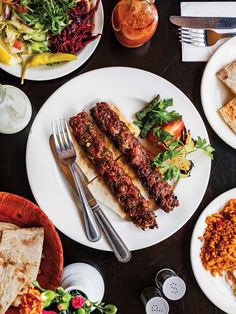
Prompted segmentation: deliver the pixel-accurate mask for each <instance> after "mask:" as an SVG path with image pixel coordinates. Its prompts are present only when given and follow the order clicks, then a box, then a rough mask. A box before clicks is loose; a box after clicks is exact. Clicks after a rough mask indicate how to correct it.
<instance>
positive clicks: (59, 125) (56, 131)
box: [52, 119, 74, 153]
mask: <svg viewBox="0 0 236 314" xmlns="http://www.w3.org/2000/svg"><path fill="white" fill-rule="evenodd" d="M52 133H53V139H54V143H55V146H56V150H57V152H58V153H59V152H63V151H66V150H68V149H72V148H73V147H74V145H73V141H72V138H71V135H70V131H69V127H68V124H67V122H66V120H65V119H63V120H61V119H60V120H59V121H53V122H52Z"/></svg>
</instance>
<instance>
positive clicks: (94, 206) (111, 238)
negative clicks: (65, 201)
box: [75, 164, 131, 263]
mask: <svg viewBox="0 0 236 314" xmlns="http://www.w3.org/2000/svg"><path fill="white" fill-rule="evenodd" d="M75 169H76V172H75V175H77V177H78V179H79V180H80V183H81V186H82V189H83V192H84V194H85V197H86V199H87V202H88V204H89V206H90V208H91V210H92V211H93V214H94V216H95V217H96V218H97V221H98V223H99V224H100V226H101V227H102V230H103V232H104V234H105V235H106V237H107V240H108V242H109V243H110V245H111V247H112V249H113V251H114V254H115V256H116V257H117V259H118V260H119V261H120V262H122V263H126V262H128V261H129V260H130V259H131V252H130V251H129V249H128V248H127V246H126V245H125V244H124V242H123V240H122V239H121V238H120V236H119V235H118V233H117V232H116V230H115V229H114V228H113V226H112V225H111V223H110V222H109V220H108V219H107V217H106V215H105V214H104V212H103V211H102V209H101V207H100V206H99V205H98V203H97V201H96V199H95V198H94V196H93V195H92V193H91V191H90V190H89V188H88V186H87V184H86V182H85V180H84V177H83V172H82V170H81V169H80V167H79V166H78V164H76V167H75Z"/></svg>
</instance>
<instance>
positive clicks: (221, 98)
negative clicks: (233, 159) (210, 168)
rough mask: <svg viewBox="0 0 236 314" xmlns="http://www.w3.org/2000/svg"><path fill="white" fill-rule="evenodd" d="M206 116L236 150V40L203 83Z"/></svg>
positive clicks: (224, 49)
mask: <svg viewBox="0 0 236 314" xmlns="http://www.w3.org/2000/svg"><path fill="white" fill-rule="evenodd" d="M201 99H202V106H203V110H204V112H205V115H206V117H207V119H208V122H209V123H210V125H211V127H212V128H213V129H214V131H215V132H216V133H217V135H218V136H219V137H220V138H221V139H222V140H223V141H224V142H226V143H227V144H228V145H230V146H231V147H233V148H235V149H236V38H235V37H234V38H232V39H231V40H229V41H227V42H226V43H225V44H224V45H222V46H221V47H220V48H219V49H218V50H217V51H216V52H215V54H214V55H213V56H212V57H211V59H210V61H209V62H208V63H207V66H206V68H205V71H204V73H203V77H202V83H201Z"/></svg>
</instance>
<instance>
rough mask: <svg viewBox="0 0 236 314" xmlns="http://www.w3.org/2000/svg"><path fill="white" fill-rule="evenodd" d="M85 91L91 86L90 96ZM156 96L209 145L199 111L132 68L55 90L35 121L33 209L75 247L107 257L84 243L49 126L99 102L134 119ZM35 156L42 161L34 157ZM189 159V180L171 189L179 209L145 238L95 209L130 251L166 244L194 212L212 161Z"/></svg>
mask: <svg viewBox="0 0 236 314" xmlns="http://www.w3.org/2000/svg"><path fill="white" fill-rule="evenodd" d="M144 82H145V84H144ZM88 86H93V88H92V89H90V91H89V92H87V91H88ZM78 89H79V90H80V92H79V93H78ZM157 94H160V95H161V97H162V98H173V101H174V106H173V109H174V110H176V111H178V112H180V113H181V115H182V116H183V119H184V122H185V125H186V128H187V129H190V130H191V133H192V136H193V138H197V136H201V137H202V138H205V139H206V140H207V141H208V135H207V131H206V128H205V126H204V123H203V121H202V119H201V117H200V115H199V113H198V111H197V110H196V109H195V107H194V105H193V104H192V103H191V101H190V100H189V99H188V98H187V97H186V96H185V95H184V94H183V93H182V92H181V91H180V90H179V89H178V88H177V87H175V86H174V85H172V84H171V83H170V82H168V81H167V80H165V79H163V78H162V77H160V76H158V75H155V74H153V73H150V72H146V71H143V70H138V69H134V68H126V67H111V68H102V69H98V70H94V71H91V72H88V73H85V74H82V75H80V76H78V77H76V78H75V79H72V80H70V81H69V82H67V83H66V84H64V85H63V86H62V87H61V88H59V89H58V90H57V91H56V92H55V93H54V94H53V95H52V96H51V97H50V98H49V99H48V100H47V101H46V102H45V104H44V105H43V106H42V108H41V109H40V111H39V113H38V115H37V116H36V118H35V120H34V123H33V125H32V128H31V131H30V134H29V138H28V142H27V150H26V166H27V175H28V179H29V183H30V186H31V189H32V192H33V194H34V197H35V199H36V201H37V203H38V204H39V205H40V207H41V208H42V209H43V210H44V211H45V213H46V214H47V215H48V216H49V217H50V219H51V220H52V221H53V223H54V224H55V226H56V227H57V228H58V229H59V230H61V231H62V232H63V233H64V234H66V235H67V236H69V237H70V238H72V239H74V240H75V241H77V242H79V243H82V244H84V245H87V246H90V247H92V248H96V249H100V250H108V251H110V247H109V245H108V243H107V242H106V240H105V239H103V238H102V239H101V240H100V241H98V242H95V243H92V242H89V241H88V239H87V238H86V235H85V233H84V226H83V225H82V222H81V213H80V211H79V209H78V207H79V204H78V197H77V195H76V193H75V192H74V190H73V188H72V187H71V186H70V185H69V184H68V182H67V179H66V178H65V177H64V175H63V173H62V172H61V171H60V169H59V166H58V164H57V163H56V161H55V159H54V157H53V154H52V151H51V148H50V145H49V137H50V135H51V120H52V119H53V120H58V119H60V118H66V119H69V118H70V117H72V116H74V115H76V114H77V113H78V112H81V111H82V110H83V109H84V108H85V107H87V106H90V107H92V106H93V105H95V104H96V102H99V101H107V102H108V103H110V104H115V105H116V106H118V107H119V109H120V111H121V112H122V114H123V115H124V116H125V117H126V118H127V119H134V113H135V112H137V111H138V110H140V109H141V108H142V107H143V105H144V104H145V103H147V102H149V101H150V100H151V99H153V97H155V96H156V95H157ZM55 106H56V107H55ZM55 108H56V110H55ZM39 152H40V156H43V158H39V157H38V156H39V155H38V154H39ZM191 159H192V161H193V163H194V165H195V167H193V169H192V173H191V176H190V177H188V178H186V179H183V180H180V181H179V182H178V184H177V187H176V188H175V194H176V195H177V197H178V199H179V203H180V205H179V207H177V208H175V209H174V210H173V211H172V212H170V213H165V212H164V211H162V210H157V211H156V212H155V214H156V216H157V223H158V226H159V227H158V228H155V229H152V230H150V229H149V230H145V232H144V231H143V230H141V229H139V228H137V227H136V226H135V225H133V224H131V223H130V222H129V221H127V220H124V219H122V218H121V217H119V216H118V215H117V214H116V213H114V212H112V211H111V210H110V209H109V208H107V207H105V206H104V205H103V204H100V205H101V207H102V209H103V210H104V212H105V214H106V215H107V217H108V218H109V220H110V221H111V223H112V225H113V226H114V228H115V229H116V230H117V232H118V233H119V235H120V236H121V238H122V239H123V240H125V242H126V244H127V246H128V248H129V249H130V250H137V249H142V248H145V247H148V246H151V245H154V244H156V243H158V242H160V241H162V240H165V239H166V238H168V237H169V236H171V235H172V234H174V233H175V232H176V231H177V230H179V229H180V228H181V227H182V226H183V225H184V224H185V223H186V222H187V221H188V220H189V218H190V217H191V216H192V214H193V213H194V212H195V210H196V209H197V207H198V206H199V204H200V202H201V200H202V198H203V195H204V193H205V191H206V187H207V184H208V180H209V174H210V167H211V160H210V158H209V157H207V156H206V155H205V154H204V153H202V152H199V151H197V152H195V153H194V154H193V155H192V156H191Z"/></svg>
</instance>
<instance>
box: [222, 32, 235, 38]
mask: <svg viewBox="0 0 236 314" xmlns="http://www.w3.org/2000/svg"><path fill="white" fill-rule="evenodd" d="M218 34H219V35H220V38H229V37H235V36H236V33H218Z"/></svg>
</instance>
